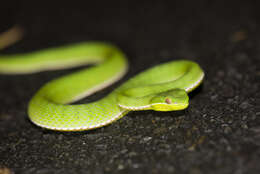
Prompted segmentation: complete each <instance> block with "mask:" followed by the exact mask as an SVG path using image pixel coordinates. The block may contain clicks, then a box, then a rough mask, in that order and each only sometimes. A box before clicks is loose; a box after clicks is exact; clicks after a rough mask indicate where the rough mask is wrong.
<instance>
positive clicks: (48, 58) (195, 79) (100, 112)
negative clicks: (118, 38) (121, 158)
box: [0, 42, 204, 131]
mask: <svg viewBox="0 0 260 174" xmlns="http://www.w3.org/2000/svg"><path fill="white" fill-rule="evenodd" d="M89 63H95V64H96V66H94V67H90V68H87V69H84V68H83V69H82V70H79V71H76V72H74V73H72V74H69V75H65V76H62V77H59V78H57V79H54V80H51V81H50V82H48V83H46V84H45V85H44V86H43V87H41V88H40V89H39V90H38V91H37V92H36V94H35V95H34V96H33V97H32V98H31V100H30V102H29V105H28V115H29V119H30V120H31V121H32V122H33V123H34V124H35V125H37V126H40V127H42V128H46V129H51V130H56V131H83V130H90V129H95V128H99V127H102V126H106V125H108V124H111V123H112V122H114V121H116V120H118V119H120V118H121V117H123V116H124V115H126V114H127V113H128V112H130V111H136V110H155V111H174V110H183V109H185V108H187V107H188V104H189V97H188V94H187V93H188V92H190V91H192V90H194V89H195V88H196V87H198V86H199V85H200V84H201V83H202V81H203V78H204V72H203V70H202V69H201V68H200V66H199V65H198V64H197V63H195V62H192V61H189V60H177V61H170V62H167V63H163V64H160V65H157V66H154V67H152V68H149V69H147V70H145V71H143V72H141V73H139V74H137V75H136V76H134V77H132V78H130V79H129V80H127V81H126V82H124V83H123V84H121V85H120V86H119V87H117V88H116V89H114V90H113V91H112V92H111V93H110V94H108V95H107V96H105V97H104V98H102V99H100V100H97V101H94V102H91V103H86V104H69V103H72V102H75V101H77V100H79V99H82V98H83V97H86V96H89V95H91V94H93V93H95V92H97V91H99V90H101V89H104V88H105V87H107V86H109V85H111V84H112V83H114V82H115V81H117V80H119V79H120V78H122V77H123V75H124V74H125V73H126V71H127V69H128V61H127V59H126V56H125V54H124V53H123V52H122V51H121V50H120V49H118V48H117V47H116V46H114V45H112V44H109V43H104V42H82V43H78V44H71V45H67V46H62V47H57V48H49V49H45V50H39V51H35V52H31V53H23V54H13V55H0V73H3V74H27V73H34V72H40V71H47V70H52V69H62V68H70V67H75V66H81V65H82V64H89Z"/></svg>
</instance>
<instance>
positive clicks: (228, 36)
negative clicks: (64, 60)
mask: <svg viewBox="0 0 260 174" xmlns="http://www.w3.org/2000/svg"><path fill="white" fill-rule="evenodd" d="M19 2H20V1H19ZM87 2H89V3H87ZM3 3H4V2H2V4H1V6H0V13H1V24H0V31H4V30H6V29H7V28H8V27H10V26H12V25H13V24H15V23H18V24H20V25H21V26H23V27H24V29H25V31H26V35H25V37H24V39H23V40H22V41H20V42H18V43H16V44H15V45H13V46H11V47H9V48H8V49H6V50H5V51H2V52H4V53H6V54H9V53H10V54H11V53H18V52H29V51H33V50H37V49H41V48H47V47H55V46H59V45H64V44H67V43H76V42H80V41H86V40H105V41H109V42H112V43H114V44H116V45H118V46H119V47H120V48H122V49H123V50H124V51H125V52H126V54H127V55H128V58H129V61H130V71H129V73H128V74H127V76H126V77H124V78H123V79H122V80H121V81H120V82H118V83H116V84H115V85H113V86H112V87H110V88H108V89H106V90H104V91H102V92H99V93H97V94H96V95H93V96H91V97H90V99H84V100H83V101H81V102H87V101H90V100H96V99H99V98H101V97H102V96H104V95H106V94H107V93H109V92H110V91H111V90H113V88H115V87H117V86H118V85H119V84H120V83H122V82H124V81H125V80H127V79H128V78H129V77H131V76H133V75H135V74H136V73H138V72H140V71H142V70H144V69H146V68H148V67H151V66H153V65H157V64H159V63H162V62H166V61H169V60H175V59H176V60H177V59H183V58H185V59H189V60H194V61H196V62H198V63H199V64H200V65H201V66H202V67H203V69H204V70H205V73H206V78H205V81H204V83H203V85H202V86H201V87H200V88H199V89H198V90H196V91H195V92H193V93H192V94H191V102H190V106H189V108H188V109H187V110H185V111H181V112H166V113H165V112H152V111H149V112H132V113H130V114H128V115H127V116H126V117H124V118H122V119H121V120H119V121H117V122H116V123H114V124H112V125H109V126H106V127H104V128H100V129H97V130H94V131H86V132H79V133H63V132H54V131H47V130H44V129H41V128H39V127H37V126H35V125H33V124H32V123H31V122H30V121H29V120H28V118H27V114H26V110H27V103H28V101H29V99H30V98H31V96H32V95H33V94H34V93H35V92H36V91H37V89H39V88H40V87H41V86H42V85H43V84H44V83H46V82H47V81H49V80H50V79H53V78H55V77H58V76H60V75H62V74H66V73H69V72H71V71H72V70H66V71H55V72H42V73H38V74H33V75H14V76H8V75H0V98H1V101H0V104H1V105H0V166H1V167H2V168H8V169H9V170H10V171H13V172H15V173H22V174H23V173H24V174H25V173H26V174H47V173H48V174H49V173H57V174H60V173H67V174H74V173H77V174H83V173H91V174H103V173H135V174H139V173H140V174H141V173H142V174H143V173H176V174H184V173H189V174H203V173H205V174H209V173H210V174H229V173H235V174H257V173H260V165H259V161H260V119H259V117H260V108H259V104H260V101H259V98H260V87H259V86H260V83H259V82H260V80H259V79H260V78H259V77H260V63H259V60H260V32H259V29H260V28H259V20H260V11H259V9H258V7H259V4H258V3H255V2H254V1H226V2H225V1H223V2H222V1H216V2H213V1H187V2H185V1H148V0H147V1H129V2H127V1H120V0H118V1H104V2H102V1H101V2H100V1H94V2H91V3H90V1H85V2H84V1H82V2H77V1H69V3H68V2H67V3H66V2H65V1H42V2H41V1H33V0H28V1H21V2H20V3H17V2H15V1H14V0H13V1H6V4H3ZM8 169H6V170H5V171H8ZM3 171H4V170H3V169H2V172H3ZM0 173H1V169H0Z"/></svg>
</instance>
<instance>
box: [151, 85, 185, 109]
mask: <svg viewBox="0 0 260 174" xmlns="http://www.w3.org/2000/svg"><path fill="white" fill-rule="evenodd" d="M150 105H151V109H152V110H155V111H176V110H183V109H185V108H187V107H188V105H189V96H188V94H187V92H186V91H185V90H183V89H173V90H169V91H166V92H162V93H159V94H158V95H155V96H154V97H153V98H151V100H150Z"/></svg>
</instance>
